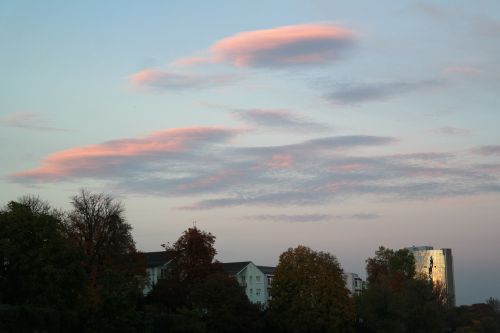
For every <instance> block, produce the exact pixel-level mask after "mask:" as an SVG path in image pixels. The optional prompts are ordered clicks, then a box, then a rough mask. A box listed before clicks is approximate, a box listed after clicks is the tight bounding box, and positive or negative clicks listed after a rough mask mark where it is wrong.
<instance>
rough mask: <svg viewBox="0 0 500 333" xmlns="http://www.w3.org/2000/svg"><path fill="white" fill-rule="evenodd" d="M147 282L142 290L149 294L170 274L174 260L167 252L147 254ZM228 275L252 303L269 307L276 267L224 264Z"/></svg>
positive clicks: (249, 263) (248, 262) (238, 263)
mask: <svg viewBox="0 0 500 333" xmlns="http://www.w3.org/2000/svg"><path fill="white" fill-rule="evenodd" d="M144 258H145V260H146V273H147V281H146V283H145V285H144V288H143V290H142V292H143V294H144V295H146V294H148V293H149V292H150V291H151V290H153V288H154V286H155V285H156V284H157V283H158V280H160V279H161V278H163V277H165V275H166V274H168V265H169V262H170V260H171V259H172V258H170V257H169V255H168V254H167V252H166V251H159V252H145V253H144ZM222 266H223V268H224V270H225V271H226V273H228V274H229V275H231V276H233V277H234V278H235V279H236V280H237V281H238V283H239V284H240V285H241V286H242V287H243V288H244V289H245V294H246V295H247V297H248V299H249V300H250V302H252V303H255V304H261V305H262V306H264V307H265V306H267V303H268V302H269V300H270V298H271V294H270V289H271V283H272V279H273V276H274V269H275V267H270V266H257V265H255V264H254V263H253V262H251V261H242V262H228V263H222Z"/></svg>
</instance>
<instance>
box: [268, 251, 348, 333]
mask: <svg viewBox="0 0 500 333" xmlns="http://www.w3.org/2000/svg"><path fill="white" fill-rule="evenodd" d="M342 274H343V271H342V268H341V267H340V264H339V263H338V261H337V259H336V258H335V257H334V256H333V255H331V254H329V253H326V252H316V251H313V250H311V249H310V248H308V247H305V246H298V247H296V248H294V249H292V248H290V249H288V250H287V251H286V252H284V253H282V254H281V255H280V258H279V263H278V266H277V267H276V271H275V275H274V279H273V282H272V300H271V301H270V312H271V316H273V317H274V322H275V325H276V326H277V327H276V328H277V329H279V330H281V331H284V332H349V331H351V330H352V324H353V322H354V309H353V303H352V299H351V298H350V297H349V291H348V290H347V288H346V287H345V282H344V279H343V275H342Z"/></svg>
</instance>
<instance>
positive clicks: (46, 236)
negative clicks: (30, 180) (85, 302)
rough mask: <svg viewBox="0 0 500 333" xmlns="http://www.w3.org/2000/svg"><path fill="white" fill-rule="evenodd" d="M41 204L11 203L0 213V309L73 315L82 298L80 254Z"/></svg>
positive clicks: (58, 223)
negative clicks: (23, 308) (57, 311)
mask: <svg viewBox="0 0 500 333" xmlns="http://www.w3.org/2000/svg"><path fill="white" fill-rule="evenodd" d="M41 203H42V202H41V201H38V202H37V201H36V200H34V199H33V200H32V201H31V204H21V203H19V202H14V201H11V202H10V203H9V204H8V205H7V207H6V208H5V209H4V210H2V211H0V303H6V304H12V305H31V306H38V307H47V308H52V309H60V310H70V309H75V307H77V306H78V304H80V299H81V298H82V295H83V282H84V272H83V270H82V269H81V265H80V262H81V259H82V254H81V252H80V251H79V250H78V248H76V247H75V246H73V244H72V243H71V242H69V241H68V240H67V239H65V237H64V226H63V224H62V222H61V221H60V220H59V219H58V218H57V217H55V216H52V215H50V211H51V209H50V206H49V205H48V204H46V203H43V205H41ZM42 206H43V207H44V208H43V209H38V208H36V207H42Z"/></svg>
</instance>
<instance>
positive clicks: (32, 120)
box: [0, 112, 66, 132]
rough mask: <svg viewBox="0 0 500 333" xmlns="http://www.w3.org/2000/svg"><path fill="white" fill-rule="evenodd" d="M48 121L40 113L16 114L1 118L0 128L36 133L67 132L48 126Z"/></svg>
mask: <svg viewBox="0 0 500 333" xmlns="http://www.w3.org/2000/svg"><path fill="white" fill-rule="evenodd" d="M46 123H47V121H46V120H45V119H44V118H43V117H42V116H41V115H40V114H38V113H34V112H14V113H11V114H8V115H6V116H4V117H0V126H5V127H16V128H23V129H28V130H34V131H56V132H59V131H66V130H65V129H62V128H56V127H51V126H46V125H44V124H46Z"/></svg>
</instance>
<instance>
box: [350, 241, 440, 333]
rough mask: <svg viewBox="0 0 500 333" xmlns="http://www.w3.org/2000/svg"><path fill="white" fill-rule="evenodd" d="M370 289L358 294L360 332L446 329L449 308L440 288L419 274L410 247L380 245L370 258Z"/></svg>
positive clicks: (358, 324)
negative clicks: (395, 249)
mask: <svg viewBox="0 0 500 333" xmlns="http://www.w3.org/2000/svg"><path fill="white" fill-rule="evenodd" d="M366 262H367V266H366V270H367V273H368V278H367V279H368V288H367V290H365V291H364V292H363V293H362V294H361V295H360V296H358V297H356V304H357V307H356V308H357V318H358V319H357V330H358V331H360V332H422V333H423V332H442V331H443V330H444V328H445V314H446V309H445V307H444V305H443V303H442V293H441V292H440V290H439V287H436V288H435V287H434V286H433V285H432V282H430V281H429V280H428V279H425V278H423V277H420V276H415V258H414V257H413V254H412V253H411V252H410V251H408V250H406V249H403V250H397V251H394V250H391V249H387V248H384V247H380V248H379V249H378V250H377V251H376V252H375V257H373V258H369V259H367V261H366Z"/></svg>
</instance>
